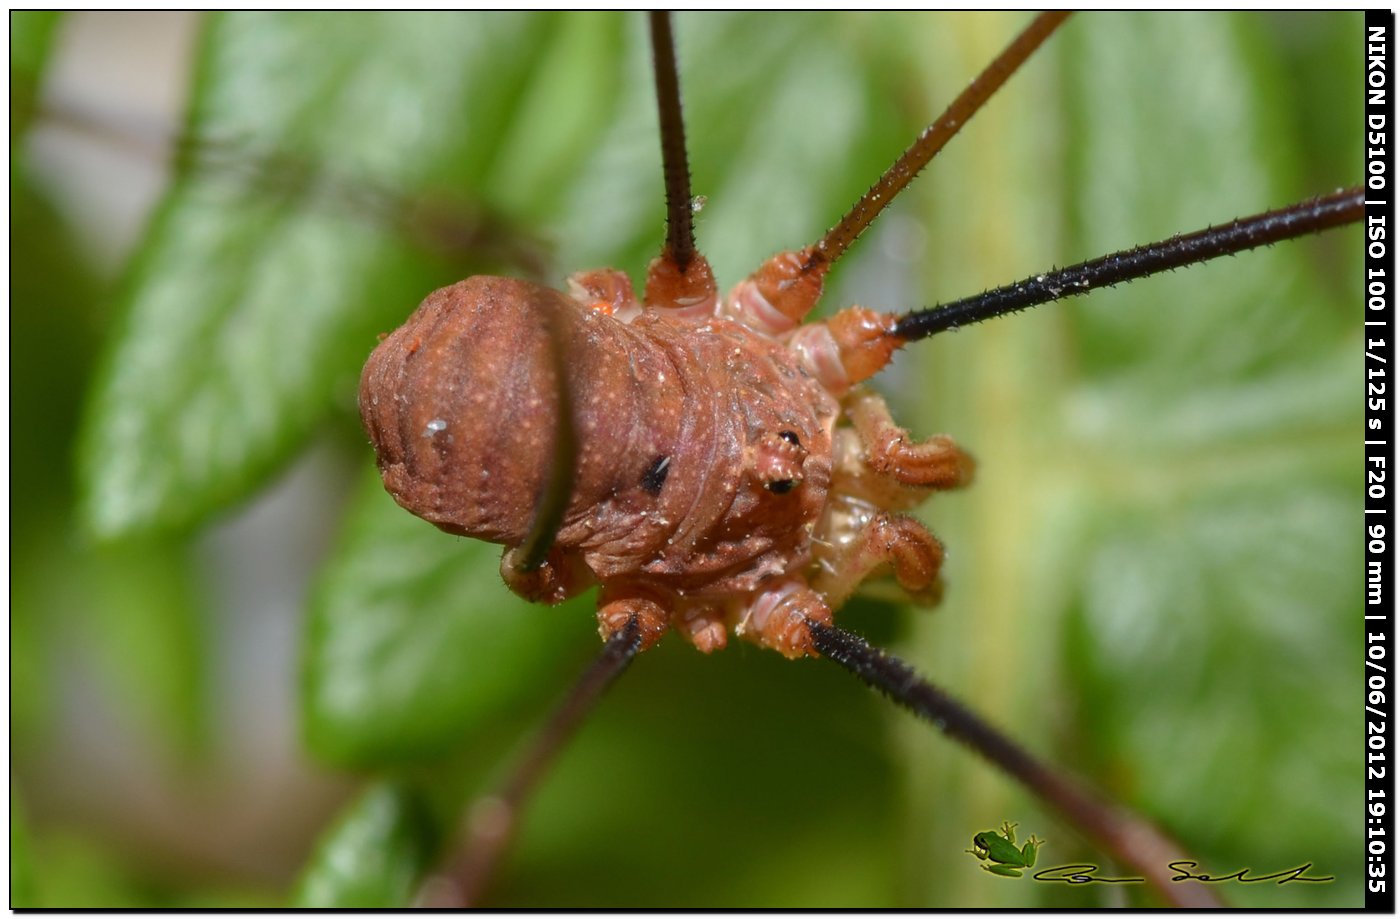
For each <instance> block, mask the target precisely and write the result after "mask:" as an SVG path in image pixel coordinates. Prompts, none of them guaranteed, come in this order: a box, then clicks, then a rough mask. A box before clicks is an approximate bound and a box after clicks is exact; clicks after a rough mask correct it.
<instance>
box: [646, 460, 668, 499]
mask: <svg viewBox="0 0 1400 919" xmlns="http://www.w3.org/2000/svg"><path fill="white" fill-rule="evenodd" d="M670 471H671V458H670V457H669V456H658V457H657V458H656V459H654V460H653V461H652V463H651V465H650V466H649V467H647V471H646V472H643V473H642V490H643V491H645V492H646V493H647V494H649V495H659V494H661V486H662V485H665V484H666V473H668V472H670Z"/></svg>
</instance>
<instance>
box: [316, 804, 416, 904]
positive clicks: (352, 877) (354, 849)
mask: <svg viewBox="0 0 1400 919" xmlns="http://www.w3.org/2000/svg"><path fill="white" fill-rule="evenodd" d="M438 837H439V830H438V827H437V826H436V824H435V823H434V820H433V817H432V812H431V809H430V808H429V806H428V803H427V802H426V801H425V800H424V799H423V798H422V797H421V796H420V795H419V794H418V793H417V792H416V791H415V790H414V789H413V788H412V787H410V786H408V785H405V784H401V783H393V782H381V783H378V784H375V785H372V786H370V787H369V788H368V789H366V790H365V791H364V792H363V793H362V794H361V795H360V797H359V798H357V799H356V800H355V801H354V802H353V803H352V804H351V805H350V806H349V807H348V808H346V810H345V812H344V813H343V814H342V815H341V817H340V819H339V820H338V821H337V823H336V825H335V826H334V827H332V828H331V829H330V830H329V831H328V832H327V834H326V836H325V837H324V838H323V839H322V840H321V841H320V842H319V843H318V844H317V847H316V852H315V854H314V855H313V856H312V858H311V862H310V863H309V864H308V865H307V867H306V870H305V872H304V873H303V874H302V877H301V880H300V881H299V882H298V883H297V889H296V892H295V893H294V894H293V896H292V902H293V905H294V906H296V907H298V908H308V909H403V908H405V907H407V906H409V905H410V904H411V902H412V899H413V895H414V893H415V892H416V890H417V887H418V885H419V883H420V881H421V880H422V876H423V873H424V872H425V871H426V870H427V869H428V867H429V865H430V864H431V860H432V858H433V857H434V853H435V851H436V849H437V845H438Z"/></svg>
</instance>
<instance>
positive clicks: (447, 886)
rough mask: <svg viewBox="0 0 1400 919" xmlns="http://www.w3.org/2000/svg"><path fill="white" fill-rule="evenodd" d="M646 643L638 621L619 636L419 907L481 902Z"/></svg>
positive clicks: (471, 826) (476, 816)
mask: <svg viewBox="0 0 1400 919" xmlns="http://www.w3.org/2000/svg"><path fill="white" fill-rule="evenodd" d="M641 645H642V633H641V629H640V628H639V627H638V624H637V622H636V620H635V619H634V620H631V621H629V622H628V623H627V624H626V625H625V626H624V627H623V628H621V629H619V630H618V631H616V632H614V633H613V635H612V636H611V637H610V638H609V639H608V641H607V643H606V644H605V645H604V646H603V651H602V653H601V654H599V655H598V657H597V658H596V659H595V660H594V661H593V663H592V664H591V665H590V666H589V668H588V669H587V670H586V671H584V674H583V676H582V677H581V678H580V679H579V681H578V682H577V683H575V684H574V687H573V689H572V690H570V691H569V694H568V695H567V696H565V697H564V701H563V702H562V703H561V704H560V705H559V707H558V708H556V709H555V710H554V714H552V715H551V716H550V718H549V721H548V722H546V723H545V725H544V727H543V729H541V731H540V733H539V734H538V735H537V736H536V737H535V739H534V741H533V743H532V744H531V745H530V747H529V749H527V750H526V751H525V755H524V757H523V758H522V759H521V760H520V762H519V763H518V764H517V765H516V767H515V769H514V771H512V773H511V775H510V778H509V779H508V780H507V781H506V783H505V784H504V785H503V786H502V787H501V788H500V790H498V791H496V792H495V793H494V794H488V795H486V796H484V797H481V798H478V799H477V800H476V802H475V803H474V804H473V805H472V807H471V809H470V812H469V817H468V820H469V823H468V827H467V838H466V840H465V842H464V843H463V845H462V846H461V848H460V849H459V850H458V851H459V853H460V854H459V855H458V856H456V857H455V858H453V859H452V862H451V865H450V867H449V868H448V869H447V870H446V871H445V872H443V873H442V874H441V875H439V876H436V877H433V878H431V879H430V880H429V882H428V883H427V884H426V885H425V886H424V888H423V892H422V893H421V894H420V896H419V901H420V902H419V905H421V906H426V907H430V908H439V909H461V908H463V907H467V906H472V905H474V904H476V903H477V902H478V901H479V900H480V898H481V895H482V893H484V891H485V889H486V886H487V884H488V883H489V882H490V880H491V877H492V874H493V873H494V871H495V868H496V865H497V863H498V862H499V861H500V860H501V856H502V854H504V852H505V849H506V846H507V845H509V844H510V840H511V837H512V836H513V835H514V833H515V828H516V826H517V824H518V823H519V820H520V813H521V811H522V809H523V808H524V806H525V804H526V802H527V801H528V800H529V798H530V795H531V794H532V793H533V792H534V790H535V788H536V786H537V785H539V782H540V780H541V779H542V778H543V777H544V774H545V772H546V771H547V770H548V769H549V767H550V766H551V765H552V764H553V762H554V760H555V758H556V757H557V756H558V755H559V751H560V750H562V749H563V747H564V745H565V744H566V743H568V742H569V740H570V739H571V738H572V737H573V735H574V733H575V732H576V731H577V730H578V727H579V725H580V724H582V722H583V719H584V718H585V717H586V716H587V715H588V713H589V712H590V711H592V709H593V707H594V706H595V705H597V703H598V700H599V699H600V698H602V695H603V692H604V690H606V689H607V688H608V686H609V685H611V683H612V681H613V680H615V679H617V678H618V677H619V676H621V675H622V672H623V671H624V670H626V669H627V666H628V665H629V664H631V663H632V659H633V658H634V657H636V656H637V651H638V649H640V648H641Z"/></svg>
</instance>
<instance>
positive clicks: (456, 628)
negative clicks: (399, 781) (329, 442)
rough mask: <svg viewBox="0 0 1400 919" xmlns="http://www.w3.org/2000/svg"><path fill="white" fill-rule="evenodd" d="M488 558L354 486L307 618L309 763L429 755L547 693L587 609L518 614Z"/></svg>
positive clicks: (475, 546)
mask: <svg viewBox="0 0 1400 919" xmlns="http://www.w3.org/2000/svg"><path fill="white" fill-rule="evenodd" d="M500 556H501V550H500V548H499V547H496V546H490V545H487V544H485V543H481V542H477V541H475V540H464V539H460V538H455V537H451V536H448V535H446V534H445V533H442V532H440V531H439V530H437V529H435V528H434V527H432V526H430V525H429V524H427V523H424V522H423V521H421V520H418V519H416V518H414V517H412V516H410V515H409V514H408V513H406V512H405V511H403V510H402V509H401V508H399V507H398V505H396V504H394V502H393V501H392V499H390V498H389V496H388V495H387V494H386V493H385V492H384V489H383V487H382V486H381V485H380V483H379V480H378V476H375V477H374V480H373V481H368V480H367V481H366V483H365V486H364V487H363V488H362V489H361V490H360V492H359V495H358V497H357V499H356V501H355V506H354V509H353V510H352V512H351V514H350V516H349V518H348V519H347V521H346V526H345V530H344V533H343V536H342V540H341V543H340V545H339V547H338V548H337V549H336V551H335V553H334V554H333V556H332V558H331V560H330V561H329V563H328V564H327V566H326V569H325V571H324V573H323V576H322V579H321V582H320V584H319V585H318V587H317V589H316V592H315V595H314V597H313V599H312V604H311V617H310V622H309V625H308V630H307V638H306V645H305V652H304V671H303V686H302V690H303V692H302V699H303V713H302V716H303V729H304V731H305V734H306V737H307V740H308V742H309V744H310V745H311V748H312V750H313V751H314V752H315V753H316V754H317V755H318V756H320V757H322V758H324V759H327V760H329V761H332V762H336V763H340V764H343V765H355V766H364V765H369V764H375V763H383V762H386V761H387V762H392V761H403V760H412V759H416V758H423V757H428V756H434V755H440V754H443V753H446V752H448V751H450V750H453V749H456V748H458V747H461V746H463V745H465V744H469V743H470V741H471V738H472V734H473V731H476V730H480V729H482V728H483V727H484V726H485V725H486V724H487V723H488V722H490V721H491V720H492V719H494V718H497V717H499V716H500V715H501V714H502V713H510V712H519V711H520V710H521V708H522V706H524V707H525V710H527V711H528V710H530V708H529V706H530V703H531V702H536V701H539V700H541V699H543V698H549V697H550V696H552V695H554V694H555V693H556V692H558V684H557V674H558V673H559V672H560V670H561V669H562V670H563V672H565V673H567V672H569V670H570V669H571V667H572V666H573V664H572V662H573V661H576V660H579V659H581V655H582V654H583V653H585V652H584V649H585V648H586V647H587V644H583V645H581V642H587V641H588V637H587V636H588V635H589V634H590V633H591V632H592V630H593V629H592V626H591V624H590V619H591V616H590V614H589V612H588V608H589V600H588V598H582V599H579V600H574V601H571V602H570V603H568V604H566V605H565V606H563V607H560V608H555V609H551V608H548V607H543V606H538V605H535V604H530V603H526V602H525V601H524V600H521V599H519V598H518V597H516V596H514V595H513V594H511V593H509V592H508V591H507V590H506V589H505V585H504V584H503V583H502V582H501V577H500V573H499V566H500Z"/></svg>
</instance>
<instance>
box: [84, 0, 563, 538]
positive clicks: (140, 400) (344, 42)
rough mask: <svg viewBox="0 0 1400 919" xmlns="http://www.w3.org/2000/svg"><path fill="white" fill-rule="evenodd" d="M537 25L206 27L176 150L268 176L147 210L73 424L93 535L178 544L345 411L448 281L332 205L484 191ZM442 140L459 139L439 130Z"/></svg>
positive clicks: (270, 21)
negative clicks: (427, 279)
mask: <svg viewBox="0 0 1400 919" xmlns="http://www.w3.org/2000/svg"><path fill="white" fill-rule="evenodd" d="M541 22H542V20H540V19H538V18H534V17H524V16H515V15H509V16H508V15H496V16H491V17H483V18H476V19H471V18H465V17H446V16H440V15H416V16H387V15H386V16H363V15H356V16H327V15H322V14H308V13H300V14H249V15H228V16H216V17H214V18H213V19H212V21H211V22H210V24H209V26H208V30H207V33H206V35H205V41H204V50H203V54H202V56H201V59H200V67H199V73H198V77H197V80H196V94H195V99H194V105H193V113H192V116H191V118H190V132H191V134H192V135H193V136H195V137H199V138H201V139H203V140H202V143H205V144H208V145H209V146H210V148H211V149H212V150H213V152H219V151H220V150H221V149H223V148H225V147H227V148H228V149H229V150H232V151H234V152H236V153H238V154H240V155H245V156H246V155H249V154H250V153H251V154H252V155H254V156H256V155H258V154H259V152H260V151H261V152H262V153H263V154H265V155H268V156H271V157H273V160H274V161H275V163H276V165H277V166H278V168H279V169H280V173H279V174H278V175H277V176H276V177H275V179H270V180H269V181H267V182H264V187H257V183H250V182H249V181H248V180H246V179H244V178H241V177H239V176H238V175H236V173H234V171H233V170H231V169H218V168H213V167H211V168H207V169H187V170H186V171H185V173H184V174H183V175H182V177H181V178H180V179H179V180H178V181H177V182H176V184H175V186H174V187H173V188H172V189H171V191H170V194H169V195H168V197H167V199H166V201H165V202H164V204H163V205H162V206H161V209H160V213H159V216H158V217H157V219H156V222H155V226H154V228H153V230H152V232H151V233H150V235H149V236H148V237H147V240H146V242H145V244H144V246H143V249H142V252H141V253H140V255H139V256H138V257H137V259H136V263H135V267H134V269H133V271H132V272H131V276H130V277H129V279H128V282H127V285H126V295H125V298H124V299H125V304H124V307H123V308H124V312H125V317H126V318H125V322H124V323H123V325H122V327H121V329H120V331H119V332H118V334H117V335H116V336H115V337H114V339H113V341H112V343H111V347H110V349H109V351H108V353H107V355H106V359H105V363H104V370H103V372H102V375H101V377H100V379H99V381H98V384H97V387H96V392H95V394H94V398H93V400H92V404H91V406H90V412H89V415H88V418H87V422H86V430H85V438H84V441H85V444H84V448H83V453H82V460H83V464H82V470H83V484H84V488H85V496H86V497H85V507H86V512H87V517H88V520H89V522H90V524H91V526H92V527H93V528H94V529H95V530H96V531H97V532H98V533H99V534H102V535H105V536H111V535H115V534H120V533H125V532H130V531H135V530H143V529H150V528H168V527H179V526H184V525H188V524H190V523H193V522H196V521H199V520H201V519H203V518H204V517H206V516H207V515H208V514H209V513H210V512H211V511H213V510H216V509H218V508H222V507H226V506H228V505H229V504H231V503H233V502H234V501H237V500H239V499H241V498H243V497H245V496H246V495H247V494H248V493H249V492H250V490H251V489H252V488H254V487H255V486H257V485H259V484H261V483H262V481H263V480H264V479H265V477H266V476H267V474H268V473H269V472H270V471H272V470H273V469H274V468H275V467H276V466H277V464H278V463H280V462H281V461H282V460H283V459H285V458H286V457H287V456H288V455H289V454H290V453H291V451H292V450H293V449H295V448H296V447H297V446H299V445H300V444H301V443H303V442H304V441H305V439H306V437H307V435H308V434H309V432H310V430H311V428H312V426H313V425H314V424H315V423H316V422H317V421H318V420H320V419H321V418H322V417H323V416H324V415H325V413H326V412H327V411H328V410H329V409H330V408H331V406H332V404H333V403H334V402H335V401H336V400H337V399H340V400H346V399H348V397H349V396H350V393H351V392H353V381H354V380H355V378H356V376H357V374H358V368H359V365H360V363H361V362H362V361H363V359H364V356H365V354H366V353H367V352H368V350H369V348H370V347H371V346H372V345H373V342H374V335H375V333H376V332H378V331H381V330H383V329H385V328H387V327H389V326H391V325H392V324H393V322H394V317H398V316H402V315H404V314H405V313H406V312H407V310H408V307H409V306H411V305H412V304H413V303H414V302H415V301H416V300H418V299H419V298H420V297H421V296H422V295H423V293H424V292H425V291H424V289H423V286H422V283H423V282H422V280H421V279H422V277H423V276H424V275H425V274H426V275H429V276H431V275H433V274H436V275H437V277H438V278H439V280H441V281H446V280H449V279H450V275H448V274H447V273H446V271H445V270H444V266H442V265H441V264H440V263H437V262H435V260H434V259H433V258H432V257H431V256H430V255H429V254H428V253H426V252H425V251H423V248H422V247H421V246H415V245H413V244H412V242H411V241H410V242H405V241H403V240H401V239H400V238H398V237H397V236H396V235H394V234H393V233H392V232H390V229H388V228H385V227H384V226H381V225H376V220H375V219H374V218H372V217H371V218H364V217H361V218H360V219H355V217H354V216H353V208H352V209H351V210H352V214H351V215H350V216H347V214H346V213H345V204H346V203H347V199H348V198H350V196H351V195H352V193H353V190H354V189H357V188H360V189H366V188H367V189H369V191H368V192H365V194H369V195H370V198H369V203H370V205H373V204H374V203H375V201H376V199H375V198H374V197H373V195H372V191H373V189H375V188H377V187H385V188H388V189H394V190H395V191H396V193H398V194H402V195H413V194H416V193H417V192H419V191H421V190H423V189H425V188H428V187H432V186H442V187H447V188H452V189H454V190H455V191H456V192H457V193H458V194H459V195H466V196H470V195H471V194H472V193H473V192H474V191H477V190H479V189H480V188H481V187H482V182H483V177H484V174H485V172H486V169H487V167H488V165H489V164H490V162H491V160H492V157H493V156H494V152H495V146H494V144H493V142H492V141H493V139H494V138H496V137H498V136H499V135H500V134H501V133H502V130H503V124H504V123H505V121H506V119H508V118H509V115H510V113H509V103H510V100H511V99H512V98H513V97H514V96H515V95H516V94H518V93H519V91H520V86H521V85H522V83H523V81H524V79H525V77H526V75H527V73H528V62H529V60H531V59H532V57H533V54H534V52H535V51H536V50H537V48H538V45H539V42H540V40H541V33H542V31H543V30H542V29H541V27H540V24H541ZM367 46H372V47H373V48H374V49H375V53H374V54H373V55H366V54H365V50H366V47H367ZM289 73H295V74H296V81H297V83H298V90H299V91H298V92H295V93H292V92H287V91H286V90H285V87H284V85H283V84H284V81H285V80H286V79H287V75H288V74H289ZM457 122H462V123H466V124H470V125H471V126H472V130H470V131H467V132H463V131H459V130H456V131H454V130H447V128H449V127H450V126H451V125H452V124H454V123H457ZM382 206H383V207H384V208H385V209H386V214H387V216H392V215H393V214H394V213H395V211H394V210H393V208H394V207H398V206H399V205H398V204H397V203H394V202H390V203H388V204H384V205H382Z"/></svg>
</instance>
